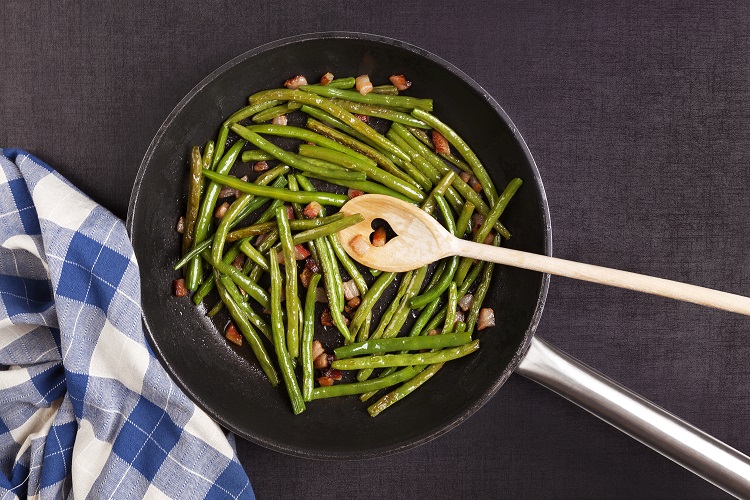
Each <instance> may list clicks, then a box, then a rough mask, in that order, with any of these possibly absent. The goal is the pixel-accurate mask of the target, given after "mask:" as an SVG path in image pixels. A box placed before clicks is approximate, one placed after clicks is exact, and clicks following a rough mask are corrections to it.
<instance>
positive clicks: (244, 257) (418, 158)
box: [174, 77, 521, 416]
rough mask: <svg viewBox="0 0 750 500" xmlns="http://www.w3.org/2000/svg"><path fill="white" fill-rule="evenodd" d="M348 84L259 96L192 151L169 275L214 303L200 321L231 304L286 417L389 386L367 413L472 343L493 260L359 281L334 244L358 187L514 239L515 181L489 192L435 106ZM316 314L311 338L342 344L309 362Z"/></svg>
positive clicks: (477, 233) (476, 232)
mask: <svg viewBox="0 0 750 500" xmlns="http://www.w3.org/2000/svg"><path fill="white" fill-rule="evenodd" d="M354 86H355V78H354V77H346V78H337V79H334V80H332V81H331V82H329V83H328V84H327V85H324V84H322V83H321V84H314V85H304V86H302V87H300V88H299V89H294V90H292V89H288V88H278V89H270V90H264V91H261V92H258V93H256V94H253V95H251V96H250V97H249V98H248V100H249V105H248V106H246V107H244V108H242V109H240V110H238V111H236V112H235V113H233V114H232V115H231V116H229V117H228V118H227V119H226V120H225V121H224V122H223V123H222V124H221V125H220V127H219V131H218V134H217V137H216V140H215V141H208V142H207V143H206V145H205V147H203V149H202V150H201V148H200V147H198V146H191V147H190V164H189V168H188V169H187V172H186V173H187V177H188V190H187V206H186V208H185V211H184V224H182V227H183V230H182V232H183V238H182V242H181V253H180V255H178V256H176V264H175V266H174V269H175V271H176V272H179V273H184V278H178V279H184V280H185V285H186V288H187V289H188V290H190V291H193V292H194V293H193V295H192V300H193V302H195V304H196V305H202V304H203V303H210V302H212V301H214V304H213V305H212V306H211V308H210V310H209V311H208V313H207V314H208V315H209V316H215V315H217V314H219V313H220V312H221V311H222V310H223V309H225V310H226V313H224V314H228V315H229V318H231V321H232V323H233V324H234V325H235V330H236V331H237V332H239V333H240V334H241V338H239V337H238V336H237V335H236V334H230V332H229V330H228V333H227V339H229V340H231V341H232V342H234V343H235V344H240V346H239V347H237V349H245V347H244V346H242V345H241V344H242V341H243V339H244V342H246V343H247V344H248V345H249V347H250V349H251V351H252V352H253V355H254V357H255V358H256V360H257V363H258V365H259V367H260V368H261V370H262V371H263V373H264V374H265V376H266V377H267V378H268V380H269V381H270V383H271V384H272V385H274V386H275V385H277V384H278V383H279V382H283V385H284V387H285V388H286V392H287V394H288V396H289V401H290V406H291V409H292V411H293V412H294V413H295V414H298V413H301V412H303V411H305V409H306V407H307V405H308V404H310V403H311V402H312V401H314V400H318V399H325V398H330V397H337V396H348V395H360V399H361V400H362V401H366V400H368V399H370V398H372V397H374V396H376V395H377V394H378V392H379V391H381V390H383V389H389V388H390V392H388V393H386V394H384V395H382V396H381V397H380V399H378V400H377V401H376V402H375V403H373V404H371V405H370V406H369V407H368V408H367V411H368V412H369V413H370V415H372V416H375V415H378V414H380V413H381V412H383V411H384V410H386V409H387V408H389V407H390V406H391V405H393V404H395V403H396V402H398V401H400V400H402V399H404V398H406V397H407V396H408V395H409V394H411V393H412V392H413V391H414V390H416V389H417V388H418V387H420V386H422V385H423V384H425V383H426V382H427V381H428V380H429V379H430V378H432V377H433V376H435V375H436V374H437V373H438V372H439V370H440V369H441V368H442V367H443V366H444V364H445V363H447V362H449V361H452V360H455V359H458V358H461V357H463V356H467V355H470V354H471V353H473V352H475V351H476V350H477V349H479V344H480V340H479V338H478V337H480V336H481V333H479V332H477V331H475V328H477V320H478V318H479V317H480V311H481V308H482V306H483V301H484V299H485V297H486V296H487V294H488V291H489V289H490V286H491V280H492V276H493V269H494V265H493V264H490V263H485V262H481V261H473V260H471V259H459V258H458V257H449V258H446V259H443V260H442V261H440V262H439V263H437V264H436V265H435V266H425V267H422V268H420V269H415V270H413V271H409V272H407V273H402V274H398V273H391V272H380V271H378V270H375V269H370V270H369V272H363V271H365V269H363V268H362V267H361V266H359V265H358V264H357V263H356V262H354V261H353V260H352V259H351V257H350V256H349V255H347V253H346V252H345V250H344V248H343V246H342V245H341V243H340V242H339V240H338V233H339V231H341V230H343V229H345V228H347V227H350V226H352V225H354V224H358V223H360V222H361V221H362V220H363V217H362V216H361V215H359V214H354V215H349V216H344V214H343V213H340V212H338V209H339V208H340V207H341V206H343V205H344V204H345V203H346V202H347V201H348V200H349V199H350V197H352V196H357V195H358V194H360V193H359V192H358V191H361V192H363V193H379V194H386V195H389V196H394V197H397V198H400V199H402V200H405V201H407V202H410V203H413V204H416V205H418V206H419V207H421V209H422V210H424V211H426V212H427V213H429V214H432V215H433V217H435V218H437V219H438V220H439V221H441V223H442V224H443V225H444V226H445V227H446V229H447V230H448V231H450V232H451V233H452V234H454V235H455V236H456V237H459V238H470V239H473V240H474V241H478V242H485V243H487V242H489V241H491V244H493V245H500V244H501V242H502V241H503V239H507V238H510V236H511V235H510V232H509V231H508V229H507V228H506V226H504V225H503V224H502V222H501V221H500V219H501V216H502V214H503V212H504V210H505V209H506V207H507V206H508V204H509V203H510V201H511V199H512V198H513V196H514V195H515V193H516V191H517V190H518V188H519V187H520V186H521V180H520V179H512V180H511V181H510V182H508V184H507V185H506V186H505V187H504V189H503V190H502V191H498V190H497V188H496V187H495V185H494V184H493V182H492V180H491V178H490V176H489V174H488V172H487V169H486V168H485V167H484V165H483V164H482V163H481V161H480V159H479V157H478V156H477V155H476V154H475V153H474V151H473V150H472V149H471V148H470V146H469V145H468V144H467V143H466V141H464V139H463V138H461V136H460V135H459V134H458V132H457V131H455V130H454V129H452V128H451V127H450V126H449V125H448V124H446V123H444V122H443V121H441V120H440V119H439V118H438V117H437V115H436V114H433V112H432V111H433V107H435V108H437V109H438V111H439V103H437V105H436V104H434V103H433V101H432V100H431V99H427V98H420V97H414V96H405V95H400V92H399V90H398V89H397V88H396V87H395V86H393V85H380V86H375V87H374V88H373V90H372V91H371V92H370V93H366V94H361V93H360V92H358V91H357V90H355V89H354ZM287 115H288V116H287ZM283 116H286V119H283ZM278 117H282V118H279V119H278V120H277V118H278ZM271 120H273V123H268V122H269V121H271ZM371 122H372V123H373V125H374V124H375V123H377V126H371V125H370V123H371ZM379 130H385V132H384V133H381V132H379ZM436 134H437V135H436ZM439 136H442V138H443V141H441V142H440V143H438V142H437V141H438V140H439V139H440V137H439ZM436 137H437V139H435V138H436ZM281 144H285V147H282V146H281ZM289 144H293V146H289ZM445 144H450V146H451V147H452V148H453V150H452V151H451V150H450V147H449V148H448V149H449V150H448V151H446V149H445V147H444V145H445ZM439 145H442V146H443V147H439ZM256 162H257V163H256ZM256 172H259V173H256ZM245 173H246V174H247V178H244V177H243V178H240V176H241V175H242V174H245ZM459 174H460V175H459ZM347 189H348V192H347V194H342V192H344V191H346V190H347ZM282 266H283V268H282ZM346 279H348V280H351V281H352V283H353V284H352V283H349V284H347V285H346V286H345V283H344V282H345V280H346ZM300 283H301V284H302V285H303V287H300V286H299V285H300ZM305 287H307V290H305V289H304V288H305ZM353 287H356V293H355V292H353V291H352V289H353ZM176 288H177V287H176ZM393 288H396V292H395V295H393V293H389V290H392V289H393ZM212 290H216V292H217V294H218V300H216V299H214V298H213V295H210V294H211V292H212ZM469 293H472V294H473V301H472V302H471V303H470V304H469V305H468V306H467V304H466V302H465V301H464V302H462V301H461V298H462V297H464V296H465V295H466V294H469ZM352 294H354V295H355V296H356V295H357V294H358V295H359V297H358V299H357V300H354V299H351V298H350V296H351V295H352ZM348 298H349V299H350V300H347V299H348ZM321 302H325V303H326V304H321ZM385 302H387V306H386V304H385ZM460 304H462V306H461V308H459V305H460ZM207 305H208V304H207ZM381 306H382V307H381ZM323 309H325V311H324V310H323ZM381 310H382V312H378V311H381ZM321 313H322V314H321ZM464 314H465V316H464ZM326 315H327V317H328V318H330V319H329V321H330V323H327V324H326V327H330V328H323V329H322V332H323V333H322V335H323V337H321V338H319V339H317V340H321V339H324V340H326V342H327V344H328V345H329V346H330V344H331V340H330V338H331V335H333V336H334V337H335V338H336V339H337V340H336V346H337V347H333V346H332V349H333V353H331V351H330V350H329V351H328V352H327V353H324V354H321V355H320V356H321V358H320V359H313V346H314V345H316V338H315V337H316V325H318V324H319V323H321V322H322V319H323V317H324V316H326ZM217 318H218V317H217ZM217 321H218V320H217ZM480 323H481V322H480ZM217 324H218V323H217ZM479 327H480V328H481V327H482V325H479ZM317 331H318V332H321V329H320V328H317ZM326 332H329V333H326ZM323 358H324V359H323ZM331 360H333V361H331ZM319 362H320V363H322V365H325V368H321V369H320V371H319V373H318V375H319V377H318V378H317V384H316V369H315V368H314V367H315V366H322V365H321V364H320V363H319ZM342 372H343V373H342ZM334 382H335V383H334Z"/></svg>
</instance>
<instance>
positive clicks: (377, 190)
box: [308, 158, 417, 204]
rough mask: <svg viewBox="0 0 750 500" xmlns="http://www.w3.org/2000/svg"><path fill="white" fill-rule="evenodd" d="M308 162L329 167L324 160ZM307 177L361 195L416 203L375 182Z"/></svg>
mask: <svg viewBox="0 0 750 500" xmlns="http://www.w3.org/2000/svg"><path fill="white" fill-rule="evenodd" d="M308 160H309V161H310V162H311V163H312V162H314V163H315V164H316V165H318V166H320V167H321V168H326V166H327V165H330V163H329V162H327V161H325V160H317V159H315V158H309V159H308ZM308 175H309V176H310V177H315V178H316V179H320V180H321V181H324V182H327V183H329V184H335V185H337V186H344V187H347V188H349V189H357V190H359V191H362V192H363V193H374V194H383V195H386V196H392V197H394V198H398V199H399V200H403V201H405V202H407V203H411V204H416V203H417V202H416V201H414V200H412V199H411V198H409V197H408V196H405V195H403V194H401V193H399V192H397V191H394V190H393V189H391V188H388V187H386V186H384V185H382V184H379V183H377V182H372V181H350V180H345V179H337V178H334V177H329V176H327V175H315V174H308Z"/></svg>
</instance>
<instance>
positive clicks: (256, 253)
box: [240, 238, 269, 272]
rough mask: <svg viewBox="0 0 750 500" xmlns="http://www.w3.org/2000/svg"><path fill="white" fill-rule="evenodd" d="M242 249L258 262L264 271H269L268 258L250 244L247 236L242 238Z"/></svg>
mask: <svg viewBox="0 0 750 500" xmlns="http://www.w3.org/2000/svg"><path fill="white" fill-rule="evenodd" d="M240 250H242V253H244V254H245V255H247V256H248V257H249V258H250V259H251V260H252V261H253V262H255V263H256V264H258V265H259V266H260V267H261V268H262V269H263V270H264V271H266V272H268V270H269V267H268V260H267V259H266V258H265V257H264V256H263V254H262V253H260V252H259V251H258V250H257V249H256V248H255V247H254V246H253V245H251V244H250V241H249V240H248V239H247V238H245V239H243V240H241V243H240Z"/></svg>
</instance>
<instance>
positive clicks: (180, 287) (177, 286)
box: [173, 278, 188, 297]
mask: <svg viewBox="0 0 750 500" xmlns="http://www.w3.org/2000/svg"><path fill="white" fill-rule="evenodd" d="M173 285H174V295H175V297H184V296H185V295H187V293H188V290H187V287H186V286H185V278H180V279H176V280H174V284H173Z"/></svg>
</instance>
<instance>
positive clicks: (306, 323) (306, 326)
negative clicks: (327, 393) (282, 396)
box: [300, 273, 320, 401]
mask: <svg viewBox="0 0 750 500" xmlns="http://www.w3.org/2000/svg"><path fill="white" fill-rule="evenodd" d="M319 281H320V274H319V273H315V274H313V275H312V276H311V277H310V282H309V283H308V285H307V295H306V296H305V310H304V314H303V321H302V347H300V349H301V351H302V398H303V399H304V400H305V401H310V399H311V398H312V392H313V387H314V383H313V361H314V360H313V359H312V343H313V334H314V333H315V290H316V288H317V287H318V282H319Z"/></svg>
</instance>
